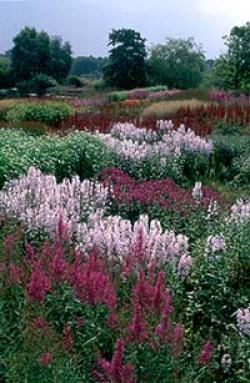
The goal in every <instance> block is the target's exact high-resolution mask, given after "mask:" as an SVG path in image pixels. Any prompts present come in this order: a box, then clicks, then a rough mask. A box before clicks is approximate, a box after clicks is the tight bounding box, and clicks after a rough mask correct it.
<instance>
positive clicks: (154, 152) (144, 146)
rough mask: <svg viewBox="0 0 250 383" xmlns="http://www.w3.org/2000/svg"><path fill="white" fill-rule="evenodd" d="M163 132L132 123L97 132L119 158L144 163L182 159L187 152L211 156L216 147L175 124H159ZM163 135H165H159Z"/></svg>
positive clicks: (161, 122)
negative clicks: (108, 132)
mask: <svg viewBox="0 0 250 383" xmlns="http://www.w3.org/2000/svg"><path fill="white" fill-rule="evenodd" d="M158 126H159V129H158V130H156V131H153V130H150V129H141V128H137V127H136V126H135V125H133V124H130V123H124V124H116V125H114V127H113V129H112V130H111V133H110V134H101V133H96V134H97V135H98V137H99V138H100V139H101V140H102V141H103V142H104V143H105V144H106V145H107V146H108V147H109V149H111V150H112V151H114V152H115V153H116V154H117V155H118V156H119V157H121V158H125V159H129V160H137V161H140V160H144V159H146V158H150V157H155V156H159V157H162V156H180V155H181V154H182V153H184V152H188V153H201V154H204V155H207V156H210V154H211V152H212V149H213V145H212V142H211V141H208V140H206V139H204V138H201V137H200V136H197V135H196V134H195V133H194V132H193V131H192V130H191V129H188V130H186V129H185V126H184V125H181V126H180V127H179V129H177V130H174V129H173V125H172V123H171V121H169V122H164V121H160V122H159V123H158ZM159 133H161V134H159Z"/></svg>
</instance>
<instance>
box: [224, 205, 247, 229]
mask: <svg viewBox="0 0 250 383" xmlns="http://www.w3.org/2000/svg"><path fill="white" fill-rule="evenodd" d="M249 220H250V200H247V201H244V200H242V199H240V200H238V201H237V202H236V203H235V204H234V205H233V206H232V207H231V214H230V217H229V218H228V219H227V221H228V222H234V223H238V224H242V223H245V222H247V221H249Z"/></svg>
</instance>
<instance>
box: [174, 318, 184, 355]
mask: <svg viewBox="0 0 250 383" xmlns="http://www.w3.org/2000/svg"><path fill="white" fill-rule="evenodd" d="M183 343H184V327H183V325H182V323H177V325H176V326H175V328H174V333H173V339H172V350H173V354H174V356H179V355H180V354H181V353H182V349H183Z"/></svg>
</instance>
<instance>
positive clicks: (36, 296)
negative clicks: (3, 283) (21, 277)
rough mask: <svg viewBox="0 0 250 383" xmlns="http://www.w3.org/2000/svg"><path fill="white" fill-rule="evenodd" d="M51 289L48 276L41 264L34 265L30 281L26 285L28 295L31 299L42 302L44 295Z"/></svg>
mask: <svg viewBox="0 0 250 383" xmlns="http://www.w3.org/2000/svg"><path fill="white" fill-rule="evenodd" d="M50 290H51V284H50V280H49V278H48V277H47V276H46V275H45V273H44V272H43V271H42V268H41V265H40V264H37V265H35V267H34V269H33V271H32V273H31V277H30V281H29V283H28V285H27V292H28V296H29V298H30V299H31V300H36V301H38V302H43V301H44V298H45V295H46V293H47V292H48V291H50Z"/></svg>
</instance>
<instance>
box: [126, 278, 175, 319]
mask: <svg viewBox="0 0 250 383" xmlns="http://www.w3.org/2000/svg"><path fill="white" fill-rule="evenodd" d="M132 299H133V303H134V304H137V303H139V304H140V305H141V306H142V308H143V309H144V310H147V311H151V312H154V313H156V314H160V313H162V312H163V311H164V310H166V307H168V309H169V312H171V311H172V300H171V296H170V294H169V291H168V289H167V288H166V286H165V282H164V273H163V272H159V273H158V274H157V278H156V282H155V281H154V279H153V278H152V275H151V278H150V280H146V277H145V274H144V272H141V273H140V274H139V276H138V278H137V281H136V283H135V286H134V288H133V295H132Z"/></svg>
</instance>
